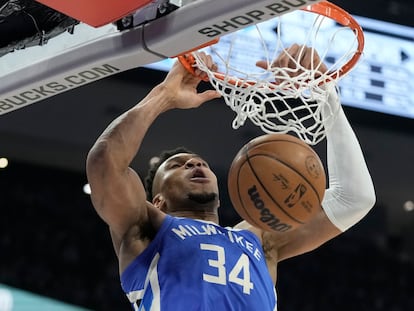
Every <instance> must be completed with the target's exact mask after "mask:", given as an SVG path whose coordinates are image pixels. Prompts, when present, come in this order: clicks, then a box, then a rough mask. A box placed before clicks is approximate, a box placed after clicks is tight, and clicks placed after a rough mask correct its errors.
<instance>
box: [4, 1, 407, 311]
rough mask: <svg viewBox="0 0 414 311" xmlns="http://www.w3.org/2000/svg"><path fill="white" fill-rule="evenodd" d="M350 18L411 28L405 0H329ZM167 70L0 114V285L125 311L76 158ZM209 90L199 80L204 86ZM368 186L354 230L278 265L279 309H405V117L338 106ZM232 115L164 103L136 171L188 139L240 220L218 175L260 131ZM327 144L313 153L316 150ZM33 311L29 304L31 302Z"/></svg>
mask: <svg viewBox="0 0 414 311" xmlns="http://www.w3.org/2000/svg"><path fill="white" fill-rule="evenodd" d="M333 2H334V3H336V4H339V5H341V6H342V7H344V8H345V9H347V10H348V11H350V12H351V13H353V14H357V15H361V16H366V17H372V18H378V19H382V20H386V21H390V22H396V23H400V24H404V25H409V26H414V5H413V3H412V1H411V0H404V1H403V0H398V1H390V0H381V1H374V0H369V1H364V2H362V1H352V3H351V1H333ZM163 76H164V74H163V73H160V72H155V71H152V70H148V69H143V68H139V69H134V70H130V71H128V72H124V73H121V74H119V75H117V76H113V77H110V78H107V79H105V80H101V81H98V82H95V83H93V84H92V85H88V86H84V87H81V88H79V89H76V90H73V91H70V92H68V93H65V94H63V95H59V96H56V97H53V98H50V99H47V100H44V101H43V102H40V103H37V104H35V105H32V106H28V107H26V108H24V109H21V110H18V111H15V112H12V113H9V114H6V115H4V116H1V119H0V157H1V156H7V157H9V160H10V165H9V167H8V168H7V169H5V170H0V187H1V199H0V209H1V212H2V214H1V217H0V258H1V260H0V283H4V284H7V285H10V286H15V287H19V288H22V289H25V290H30V291H32V292H35V293H38V294H42V295H46V296H49V297H53V298H57V299H60V300H63V301H66V302H69V303H73V304H77V305H81V306H85V307H87V308H90V309H93V310H129V306H128V303H127V299H126V298H125V297H124V295H123V293H122V291H121V287H120V284H119V278H118V273H117V263H116V258H115V254H114V252H113V249H112V244H111V241H110V238H109V234H108V230H107V227H106V225H105V224H104V223H103V222H102V221H101V220H100V219H99V217H98V216H97V215H96V213H95V211H94V210H93V208H92V205H91V203H90V200H89V196H88V195H86V194H84V193H83V192H82V187H83V185H84V184H85V183H86V177H85V172H84V162H85V157H86V154H87V152H88V150H89V148H90V147H91V145H92V144H93V142H94V140H95V139H96V138H97V136H98V135H99V134H100V133H101V132H102V130H103V129H104V128H105V127H106V126H107V124H108V123H109V122H110V121H111V120H112V119H113V118H115V117H116V116H117V115H119V114H120V113H122V112H123V111H125V110H126V109H128V108H129V107H131V106H132V105H134V104H135V103H136V102H138V101H139V100H140V99H141V98H142V97H143V96H144V95H145V94H146V92H147V91H148V90H149V89H150V88H151V87H152V86H153V85H155V84H156V83H157V82H158V81H160V80H161V79H162V78H163ZM203 87H206V85H203ZM345 111H346V114H347V115H348V117H349V119H350V121H351V123H352V125H353V126H354V128H355V132H356V133H357V135H358V137H359V139H360V142H361V145H362V147H363V149H364V153H365V156H366V160H367V163H368V166H369V169H370V171H371V174H372V177H373V179H374V183H375V187H376V191H377V204H376V206H375V208H374V209H373V210H372V211H371V212H370V214H369V215H368V216H367V217H366V218H365V219H364V220H363V221H362V222H361V223H359V224H357V225H356V226H355V227H354V228H352V229H350V230H349V231H348V232H346V233H345V234H343V235H342V236H340V237H338V238H336V239H335V240H333V241H330V242H328V243H327V244H325V245H324V246H322V247H321V248H319V249H318V250H316V251H314V252H312V253H309V254H306V255H303V256H300V257H297V258H294V259H290V260H288V261H286V262H282V263H281V264H280V266H279V284H278V292H279V301H280V305H279V310H281V311H288V310H291V311H293V310H301V311H307V310H336V311H342V310H344V311H345V310H347V311H348V310H355V311H360V310H361V311H362V310H364V311H365V310H387V311H399V310H401V311H407V310H414V301H413V298H412V290H413V289H414V286H413V281H414V262H413V258H414V257H413V255H414V249H413V248H414V247H413V245H414V243H413V234H414V230H413V227H414V226H413V224H414V213H407V212H405V211H404V209H403V203H404V202H405V201H407V200H414V198H413V192H414V191H413V190H414V189H413V185H414V182H413V177H412V176H413V175H414V165H413V163H412V161H413V159H414V121H413V120H412V119H404V118H399V117H395V116H389V115H384V114H380V113H374V112H368V111H362V110H359V109H354V108H349V107H345ZM232 118H233V113H232V112H231V111H230V110H229V109H228V108H227V107H226V106H225V105H224V104H223V103H222V102H221V101H214V102H211V103H208V104H207V105H204V106H203V107H201V108H199V109H197V110H188V111H170V112H168V113H165V114H164V115H162V116H160V118H159V119H157V121H156V122H155V124H154V126H153V127H152V128H151V129H150V131H149V133H148V135H147V137H146V138H145V141H144V143H143V148H142V150H141V151H140V152H139V154H138V155H137V158H136V160H135V161H134V163H133V167H134V168H135V169H136V170H137V171H138V172H139V173H140V174H144V173H145V170H146V167H147V163H148V161H149V159H150V157H151V156H153V155H156V154H158V153H159V152H160V151H161V150H163V149H168V148H172V147H175V146H176V145H185V146H187V147H189V148H190V149H192V150H194V151H196V152H198V153H200V154H202V155H204V156H205V158H206V159H207V160H208V161H209V162H210V164H211V166H212V167H213V169H214V170H215V171H216V173H217V175H218V177H219V178H220V182H221V184H220V186H221V187H220V188H221V201H222V208H221V210H220V214H221V222H222V224H223V225H232V224H234V223H236V222H237V221H238V217H237V215H236V213H235V212H234V210H233V209H232V208H231V207H230V203H229V200H228V196H227V192H226V188H225V182H226V175H227V168H228V167H229V165H230V163H231V160H232V158H233V156H234V155H235V154H236V152H237V151H238V149H239V148H240V147H241V146H242V145H243V144H244V143H245V142H247V141H248V140H249V139H251V138H253V137H255V136H257V135H260V134H261V132H260V131H259V130H258V129H257V128H254V127H252V126H250V125H246V126H245V127H243V128H241V129H239V130H237V131H235V130H233V129H232V128H231V120H232ZM324 147H325V146H324V144H323V143H321V144H319V145H318V146H317V147H316V149H317V150H318V151H319V152H320V154H321V156H322V158H323V157H324ZM34 310H35V309H34Z"/></svg>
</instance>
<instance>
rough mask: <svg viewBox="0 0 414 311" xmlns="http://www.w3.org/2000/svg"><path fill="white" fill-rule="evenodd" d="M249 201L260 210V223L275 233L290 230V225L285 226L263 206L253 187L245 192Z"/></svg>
mask: <svg viewBox="0 0 414 311" xmlns="http://www.w3.org/2000/svg"><path fill="white" fill-rule="evenodd" d="M247 193H248V194H249V197H250V200H252V202H253V204H254V206H255V207H256V208H257V209H258V210H260V221H261V222H263V223H265V224H266V225H267V226H269V227H270V228H271V229H272V230H275V231H281V232H284V231H288V230H289V229H291V228H292V226H291V225H288V224H285V223H283V222H281V221H280V219H279V218H277V217H276V216H275V215H274V214H273V213H272V212H271V211H270V210H269V209H268V208H267V207H266V206H265V204H264V202H263V200H262V199H261V197H260V195H259V192H258V191H257V188H256V186H255V185H253V186H252V187H251V188H249V189H248V190H247Z"/></svg>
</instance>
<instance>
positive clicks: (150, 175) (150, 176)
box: [144, 146, 194, 202]
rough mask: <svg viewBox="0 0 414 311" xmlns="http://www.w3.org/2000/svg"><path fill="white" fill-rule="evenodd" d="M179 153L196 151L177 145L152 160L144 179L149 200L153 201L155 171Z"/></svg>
mask: <svg viewBox="0 0 414 311" xmlns="http://www.w3.org/2000/svg"><path fill="white" fill-rule="evenodd" d="M178 153H194V152H192V151H191V150H189V149H187V148H186V147H182V146H181V147H177V148H175V149H171V150H164V151H162V152H161V153H160V154H159V155H158V156H157V157H154V158H153V159H155V161H151V163H150V167H149V169H148V172H147V176H146V177H145V179H144V182H145V191H146V194H147V200H148V201H150V202H152V199H153V195H152V186H153V183H154V177H155V173H156V172H157V170H158V168H159V167H160V165H161V164H162V163H163V162H164V161H165V160H167V159H168V158H170V157H172V156H173V155H175V154H178Z"/></svg>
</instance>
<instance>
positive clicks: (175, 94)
mask: <svg viewBox="0 0 414 311" xmlns="http://www.w3.org/2000/svg"><path fill="white" fill-rule="evenodd" d="M199 56H200V57H201V58H203V60H204V63H205V64H206V65H207V67H208V68H210V69H212V70H216V69H217V68H216V64H215V63H214V62H213V60H212V58H211V56H210V55H207V54H205V53H204V52H200V53H199ZM206 77H207V74H206V73H205V72H203V71H201V70H200V69H195V71H194V74H192V73H190V72H189V71H188V70H187V69H185V68H184V66H183V65H182V64H181V63H180V61H178V60H177V61H176V62H175V64H174V65H173V67H172V68H171V70H170V72H169V73H168V75H167V77H166V78H165V80H164V81H163V82H162V83H161V86H162V87H163V88H164V90H165V92H166V96H168V98H169V102H170V105H171V107H170V108H180V109H188V108H196V107H198V106H200V105H201V104H203V103H204V102H206V101H209V100H211V99H214V98H218V97H220V96H221V95H220V94H219V93H218V92H216V91H214V90H207V91H204V92H200V93H199V92H198V90H197V87H198V85H199V83H200V81H201V80H203V79H205V78H206Z"/></svg>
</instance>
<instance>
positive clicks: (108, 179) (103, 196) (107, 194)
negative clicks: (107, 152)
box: [88, 167, 147, 234]
mask: <svg viewBox="0 0 414 311" xmlns="http://www.w3.org/2000/svg"><path fill="white" fill-rule="evenodd" d="M88 181H89V184H90V187H91V199H92V203H93V206H94V208H95V210H96V212H97V213H98V214H99V216H100V217H101V218H102V219H103V220H104V221H105V222H106V223H107V224H108V225H109V226H110V227H111V230H113V231H114V232H116V233H117V234H122V233H124V232H126V231H127V230H128V229H129V228H130V227H131V226H132V225H133V224H135V223H137V222H138V221H140V220H141V221H143V220H144V221H145V219H143V218H145V217H146V215H147V211H146V194H145V189H144V186H143V184H142V182H141V180H140V178H139V176H138V175H137V174H136V172H135V171H133V170H132V169H130V168H127V169H126V170H125V171H122V172H118V171H117V170H114V169H111V168H110V167H106V169H104V170H100V171H99V172H97V173H95V172H89V173H88Z"/></svg>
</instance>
